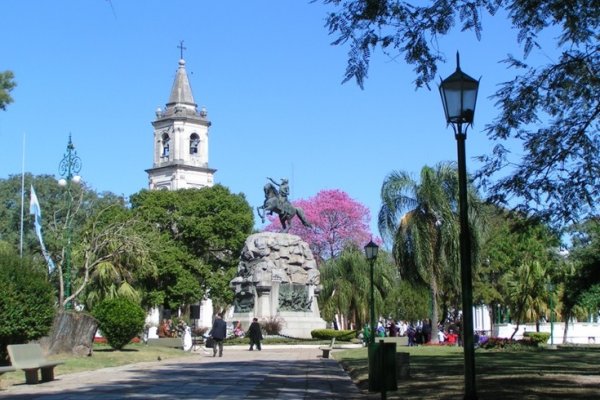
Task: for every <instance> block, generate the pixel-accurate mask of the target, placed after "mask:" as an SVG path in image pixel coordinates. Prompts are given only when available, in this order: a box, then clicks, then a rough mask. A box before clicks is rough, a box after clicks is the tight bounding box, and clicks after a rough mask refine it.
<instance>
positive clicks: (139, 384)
mask: <svg viewBox="0 0 600 400" xmlns="http://www.w3.org/2000/svg"><path fill="white" fill-rule="evenodd" d="M368 397H369V396H368V395H367V394H366V393H364V394H363V393H361V392H360V391H359V390H358V389H357V388H356V386H355V385H354V384H353V383H352V381H351V379H350V378H349V377H348V375H347V374H346V373H345V372H344V371H343V370H342V368H341V367H340V366H339V365H338V363H337V362H336V361H335V360H332V359H323V358H321V351H320V350H319V349H318V348H315V347H304V348H300V347H296V346H293V347H284V348H281V347H280V346H272V347H269V346H266V347H264V348H263V350H262V351H256V350H255V351H248V350H247V347H246V346H244V347H243V348H242V347H237V346H236V347H227V346H226V347H225V350H224V353H223V357H216V358H213V357H212V353H207V352H204V351H202V350H200V351H199V352H197V353H196V355H195V356H194V357H186V358H183V359H178V360H168V361H156V362H150V363H141V364H135V365H129V366H121V367H114V368H105V369H102V370H96V371H87V372H79V373H75V374H69V375H58V376H56V379H55V380H54V381H52V382H46V383H40V384H37V385H25V384H19V385H13V386H10V387H8V388H7V389H6V390H0V398H7V399H15V400H24V399H43V400H50V399H56V400H58V399H61V400H69V399H77V400H87V399H90V400H92V399H93V400H96V399H111V400H112V399H170V400H179V399H364V398H368Z"/></svg>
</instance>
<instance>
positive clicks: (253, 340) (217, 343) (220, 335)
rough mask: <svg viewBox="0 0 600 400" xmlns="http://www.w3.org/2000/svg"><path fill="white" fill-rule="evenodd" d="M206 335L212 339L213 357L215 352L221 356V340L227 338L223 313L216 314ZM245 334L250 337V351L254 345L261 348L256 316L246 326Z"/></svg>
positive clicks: (261, 338)
mask: <svg viewBox="0 0 600 400" xmlns="http://www.w3.org/2000/svg"><path fill="white" fill-rule="evenodd" d="M238 325H239V324H238ZM236 328H238V329H240V326H237V327H236ZM208 336H209V337H210V338H212V339H213V341H214V343H213V357H216V356H217V354H218V355H219V357H223V341H224V340H225V339H226V338H227V323H226V322H225V321H224V320H223V314H217V315H216V317H215V320H214V322H213V325H212V328H211V330H210V331H209V332H208ZM246 336H248V338H250V348H249V350H250V351H253V350H254V346H256V350H259V351H260V350H262V347H261V345H260V342H261V340H263V335H262V329H261V327H260V324H259V323H258V318H253V319H252V323H251V324H250V327H249V328H248V332H247V333H246Z"/></svg>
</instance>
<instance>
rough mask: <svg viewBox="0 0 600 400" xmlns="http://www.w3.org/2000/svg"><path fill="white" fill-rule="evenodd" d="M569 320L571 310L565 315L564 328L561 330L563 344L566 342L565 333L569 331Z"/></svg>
mask: <svg viewBox="0 0 600 400" xmlns="http://www.w3.org/2000/svg"><path fill="white" fill-rule="evenodd" d="M570 320H571V311H569V312H567V314H566V315H565V329H564V331H563V341H562V342H563V344H566V343H567V335H568V333H569V321H570Z"/></svg>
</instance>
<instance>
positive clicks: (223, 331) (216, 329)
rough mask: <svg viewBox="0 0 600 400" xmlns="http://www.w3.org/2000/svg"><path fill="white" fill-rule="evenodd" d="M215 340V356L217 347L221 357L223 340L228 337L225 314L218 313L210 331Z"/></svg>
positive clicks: (214, 355)
mask: <svg viewBox="0 0 600 400" xmlns="http://www.w3.org/2000/svg"><path fill="white" fill-rule="evenodd" d="M208 334H209V335H210V336H211V337H212V338H213V339H214V340H215V344H214V346H213V357H216V356H217V347H218V351H219V357H223V340H225V337H227V324H226V323H225V321H223V314H217V316H216V317H215V321H214V322H213V326H212V329H211V330H210V332H209V333H208Z"/></svg>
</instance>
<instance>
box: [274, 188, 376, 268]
mask: <svg viewBox="0 0 600 400" xmlns="http://www.w3.org/2000/svg"><path fill="white" fill-rule="evenodd" d="M292 204H293V205H294V206H295V207H300V208H302V210H304V214H305V215H306V219H307V220H308V221H309V222H310V223H311V225H312V228H308V227H305V226H303V225H302V224H301V223H300V221H299V220H298V219H296V218H295V219H294V220H293V221H292V228H291V229H290V230H289V233H291V234H294V235H298V236H300V237H301V238H302V239H303V240H304V241H306V242H307V243H308V244H309V246H310V248H311V250H312V252H313V254H314V256H315V257H316V259H317V261H319V262H320V261H322V260H327V259H329V258H335V257H337V256H338V255H339V254H340V253H341V252H342V250H343V249H344V246H346V245H347V244H350V243H352V244H355V245H356V246H358V247H359V248H362V246H364V245H365V244H367V242H368V241H369V240H370V238H371V234H370V232H369V222H370V220H371V216H370V213H369V209H368V208H367V207H365V206H364V205H362V204H361V203H359V202H357V201H356V200H354V199H352V198H350V196H348V194H347V193H345V192H343V191H341V190H337V189H335V190H322V191H320V192H319V193H317V195H316V196H314V197H311V198H309V199H307V200H296V201H293V202H292ZM269 220H270V221H271V223H270V224H269V225H268V226H267V227H266V228H265V230H266V231H275V232H277V231H279V230H280V229H281V224H280V223H279V219H278V218H277V217H276V216H271V217H269Z"/></svg>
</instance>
